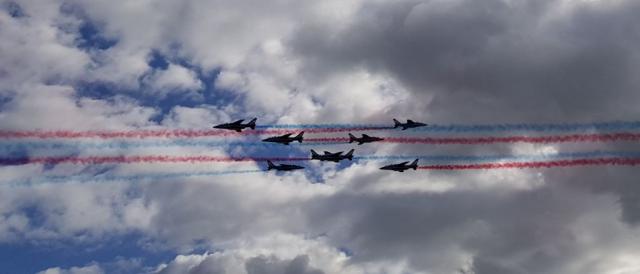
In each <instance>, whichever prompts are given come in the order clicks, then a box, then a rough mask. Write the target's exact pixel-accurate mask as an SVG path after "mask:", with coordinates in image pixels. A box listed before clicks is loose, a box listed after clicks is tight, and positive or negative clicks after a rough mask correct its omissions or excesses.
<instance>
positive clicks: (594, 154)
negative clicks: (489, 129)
mask: <svg viewBox="0 0 640 274" xmlns="http://www.w3.org/2000/svg"><path fill="white" fill-rule="evenodd" d="M601 157H608V158H640V151H589V152H565V153H554V154H543V155H415V156H387V155H380V156H378V155H371V156H355V157H353V159H354V160H364V161H413V160H415V159H419V160H421V161H428V162H432V163H438V162H439V163H453V162H492V161H512V162H523V161H549V160H559V159H575V158H578V159H582V158H601Z"/></svg>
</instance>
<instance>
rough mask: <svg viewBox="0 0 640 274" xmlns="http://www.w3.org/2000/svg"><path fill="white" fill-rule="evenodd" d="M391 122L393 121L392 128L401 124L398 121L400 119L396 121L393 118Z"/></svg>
mask: <svg viewBox="0 0 640 274" xmlns="http://www.w3.org/2000/svg"><path fill="white" fill-rule="evenodd" d="M393 123H394V125H393V128H397V127H399V126H401V125H402V123H400V121H398V120H396V119H393Z"/></svg>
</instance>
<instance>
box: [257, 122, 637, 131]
mask: <svg viewBox="0 0 640 274" xmlns="http://www.w3.org/2000/svg"><path fill="white" fill-rule="evenodd" d="M427 122H428V121H427ZM428 124H429V125H428V126H426V127H418V128H412V129H408V130H407V131H425V132H449V133H467V132H505V131H519V132H589V131H604V132H612V131H633V130H640V121H609V122H596V123H545V124H535V123H519V124H476V125H464V124H431V123H428ZM392 125H393V124H392V123H389V124H299V125H295V124H290V125H259V126H256V128H263V129H267V128H287V129H316V128H333V129H339V128H343V129H348V128H358V127H362V128H371V129H380V130H382V129H394V128H393V126H392ZM396 130H398V129H396Z"/></svg>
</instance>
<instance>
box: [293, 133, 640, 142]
mask: <svg viewBox="0 0 640 274" xmlns="http://www.w3.org/2000/svg"><path fill="white" fill-rule="evenodd" d="M305 141H307V142H348V141H349V138H307V139H305ZM619 141H624V142H637V141H640V133H627V132H625V133H612V134H573V135H558V136H506V137H491V136H490V137H455V138H448V137H438V138H433V137H424V138H418V137H385V138H384V140H382V141H378V142H383V143H402V144H429V145H454V144H455V145H486V144H496V143H530V144H554V143H569V142H573V143H579V142H591V143H597V142H619Z"/></svg>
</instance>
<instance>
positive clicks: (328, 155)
mask: <svg viewBox="0 0 640 274" xmlns="http://www.w3.org/2000/svg"><path fill="white" fill-rule="evenodd" d="M256 120H258V119H257V118H253V119H251V121H249V123H247V124H242V122H244V120H238V121H235V122H232V123H226V124H220V125H216V126H213V128H219V129H227V130H233V131H236V132H242V130H243V129H245V128H250V129H255V128H256ZM393 122H394V127H393V128H399V127H400V128H402V130H406V129H409V128H415V127H423V126H427V124H425V123H419V122H414V121H412V120H407V122H406V123H401V122H400V121H398V120H396V119H393ZM291 135H293V133H287V134H284V135H280V136H274V137H269V138H266V139H263V140H262V141H263V142H272V143H279V144H283V145H289V144H290V143H292V142H295V141H297V142H298V143H302V141H303V135H304V131H302V132H300V133H298V134H297V135H296V136H293V137H292V136H291ZM382 140H384V138H380V137H374V136H369V135H367V134H362V137H360V138H358V137H356V136H354V135H353V134H351V133H349V143H353V142H356V143H358V145H362V144H364V143H372V142H378V141H382ZM353 152H354V149H351V150H349V152H347V153H346V154H344V155H343V153H344V151H338V152H329V151H324V152H323V153H322V154H319V153H317V152H316V151H315V150H313V149H311V160H320V161H330V162H335V163H339V162H340V161H342V160H346V159H348V160H350V161H351V160H353ZM417 168H418V159H416V160H414V161H413V162H412V163H411V164H409V162H408V161H407V162H402V163H399V164H392V165H386V166H383V167H381V168H380V169H382V170H392V171H398V172H404V171H405V170H408V169H413V170H416V169H417ZM272 169H273V170H277V171H293V170H298V169H304V167H303V166H298V165H289V164H279V165H275V164H274V163H273V162H271V161H267V170H272Z"/></svg>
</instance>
